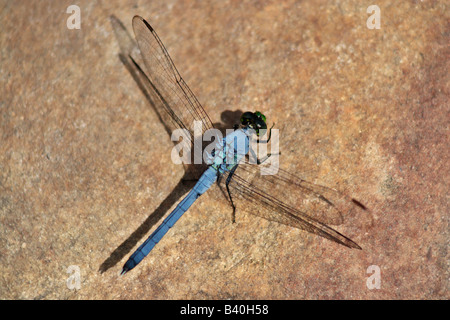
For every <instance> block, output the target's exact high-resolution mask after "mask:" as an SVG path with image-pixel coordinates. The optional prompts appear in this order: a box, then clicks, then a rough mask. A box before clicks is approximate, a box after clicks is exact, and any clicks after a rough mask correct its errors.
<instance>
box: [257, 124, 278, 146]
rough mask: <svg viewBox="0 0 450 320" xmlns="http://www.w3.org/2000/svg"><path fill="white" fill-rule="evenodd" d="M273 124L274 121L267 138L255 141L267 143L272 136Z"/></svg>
mask: <svg viewBox="0 0 450 320" xmlns="http://www.w3.org/2000/svg"><path fill="white" fill-rule="evenodd" d="M274 125H275V123H274V124H273V125H272V126H271V127H270V129H269V138H267V140H256V143H269V141H270V137H271V136H272V128H273V126H274Z"/></svg>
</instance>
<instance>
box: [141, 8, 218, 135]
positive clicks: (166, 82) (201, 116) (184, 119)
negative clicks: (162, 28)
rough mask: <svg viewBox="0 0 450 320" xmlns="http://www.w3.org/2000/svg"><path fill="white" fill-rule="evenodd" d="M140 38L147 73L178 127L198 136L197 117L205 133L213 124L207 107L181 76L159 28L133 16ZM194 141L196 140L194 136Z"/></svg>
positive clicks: (164, 106)
mask: <svg viewBox="0 0 450 320" xmlns="http://www.w3.org/2000/svg"><path fill="white" fill-rule="evenodd" d="M133 29H134V34H135V36H136V41H137V43H138V45H139V49H140V52H141V55H142V58H143V61H144V65H145V71H146V72H145V73H146V75H147V77H148V78H149V80H150V82H151V83H152V85H153V86H154V89H155V91H156V93H157V95H158V96H159V98H160V99H161V101H162V106H163V108H164V109H165V111H166V112H167V113H168V114H169V115H170V117H171V119H172V121H173V122H174V123H175V124H176V126H177V127H178V128H182V129H186V130H188V131H189V132H190V133H191V137H190V138H191V139H193V137H194V132H193V124H194V120H197V121H201V122H202V132H201V133H202V134H203V133H204V132H205V131H206V130H208V129H211V128H213V125H212V122H211V120H210V119H209V117H208V115H207V114H206V112H205V110H204V109H203V107H202V106H201V104H200V103H199V101H198V100H197V98H196V97H195V95H194V94H193V93H192V91H191V90H190V89H189V87H188V86H187V84H186V82H184V80H183V79H182V78H181V76H180V74H179V72H178V70H177V68H176V67H175V65H174V63H173V62H172V59H171V58H170V56H169V54H168V52H167V50H166V48H165V47H164V45H163V43H162V42H161V40H160V39H159V37H158V35H157V34H156V32H155V30H154V29H153V28H152V27H151V26H150V24H149V23H148V22H147V21H145V20H144V19H143V18H142V17H139V16H135V17H134V18H133ZM192 142H193V140H192Z"/></svg>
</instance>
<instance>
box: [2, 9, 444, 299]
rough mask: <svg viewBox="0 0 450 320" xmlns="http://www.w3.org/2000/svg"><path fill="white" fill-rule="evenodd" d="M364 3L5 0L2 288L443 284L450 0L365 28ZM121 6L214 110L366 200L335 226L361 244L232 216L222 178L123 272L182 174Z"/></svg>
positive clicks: (130, 290) (440, 290)
mask: <svg viewBox="0 0 450 320" xmlns="http://www.w3.org/2000/svg"><path fill="white" fill-rule="evenodd" d="M372 2H373V1H339V2H338V3H336V1H287V0H286V1H208V2H193V1H169V2H168V1H162V0H161V1H102V2H100V1H98V2H97V1H93V2H92V1H79V2H78V5H79V7H80V9H81V29H80V30H69V29H68V28H67V27H66V20H67V19H68V17H69V15H70V14H68V13H66V9H67V7H68V6H69V5H71V4H72V3H71V2H70V1H57V2H55V1H34V2H26V3H25V2H23V3H22V2H15V1H3V2H2V4H1V5H0V6H1V10H0V25H1V26H2V28H1V32H0V50H1V56H0V61H1V63H0V81H1V86H0V135H1V144H0V274H1V277H0V298H2V299H134V298H137V299H142V298H145V299H194V298H196V299H228V298H231V299H235V298H236V299H411V298H412V299H448V298H449V292H448V278H449V274H448V258H449V257H448V245H449V234H448V212H449V198H448V190H449V176H450V175H449V166H448V163H449V153H448V145H449V142H450V141H449V140H450V139H449V130H448V124H449V119H450V115H449V110H450V108H449V103H448V101H449V76H448V70H449V61H450V59H449V58H450V51H449V46H448V44H449V30H450V29H449V21H450V19H449V12H450V11H449V10H448V4H445V1H394V2H393V1H377V2H376V4H377V5H378V6H379V7H380V9H381V28H380V29H379V30H377V29H373V30H371V29H368V28H367V25H366V21H367V19H368V18H369V16H370V14H369V13H367V12H366V10H367V7H368V6H369V5H372V4H373V3H372ZM111 14H115V15H116V16H117V17H118V18H119V19H120V20H121V21H122V22H123V23H124V25H125V26H126V27H127V28H128V30H129V31H131V19H132V17H133V15H135V14H139V15H141V16H143V17H144V18H146V19H149V21H150V23H151V24H152V25H153V27H154V28H155V29H156V30H157V32H158V34H159V36H160V38H161V39H162V41H163V42H164V43H165V45H166V47H167V48H168V50H169V52H170V54H171V56H172V58H173V60H174V62H175V64H176V65H177V67H178V69H179V71H180V73H181V74H182V76H183V77H184V79H185V80H186V82H187V83H188V84H189V86H190V87H191V89H192V90H193V91H194V92H195V93H196V95H197V97H198V98H199V100H200V101H201V102H202V104H203V106H204V108H205V110H206V111H207V112H208V114H209V115H210V117H211V118H212V120H213V122H219V121H220V115H221V113H222V112H223V111H225V110H230V111H235V110H255V109H257V110H260V111H262V112H264V113H265V114H266V115H267V116H268V118H269V122H270V123H272V122H275V123H276V127H277V128H279V129H280V150H281V152H282V156H281V158H280V163H281V167H282V168H285V169H287V170H289V171H293V172H297V173H298V174H299V175H301V174H305V175H306V176H308V178H309V179H312V180H313V181H314V182H320V183H322V184H324V185H327V186H330V187H336V188H337V189H339V190H342V191H344V192H346V193H347V194H350V195H352V196H354V197H355V198H357V199H359V200H361V201H362V202H363V203H364V204H365V205H366V206H367V207H368V208H369V209H370V211H369V212H366V213H365V212H363V213H360V214H357V215H353V216H351V217H346V221H345V223H344V224H342V225H339V226H337V227H336V228H337V230H339V231H340V232H342V233H344V234H346V235H348V236H349V237H351V238H352V239H353V240H355V241H356V242H357V243H358V244H360V245H361V246H362V247H363V250H350V249H348V248H346V247H343V246H339V245H338V244H336V243H333V242H330V241H327V240H325V239H322V238H320V237H318V236H315V235H312V234H309V233H307V232H304V231H300V230H296V229H293V228H290V227H287V226H283V225H279V224H276V223H272V222H268V221H265V220H262V219H260V218H257V217H254V216H249V215H246V214H241V215H239V213H238V216H237V222H236V223H235V224H231V222H230V215H231V211H230V208H229V206H228V204H227V203H226V202H225V201H224V200H223V198H222V196H221V194H220V192H218V189H217V188H216V187H213V189H212V190H210V192H208V194H206V195H204V196H202V197H201V198H200V199H199V200H198V202H197V203H196V204H195V205H194V206H193V207H192V208H191V209H190V210H189V212H188V213H187V214H186V215H185V216H184V217H183V218H182V219H181V220H180V221H179V222H178V223H177V224H176V226H175V227H174V228H172V230H171V231H170V232H169V234H168V235H167V236H166V237H165V238H164V239H163V240H162V241H161V242H160V243H159V244H158V246H157V247H156V248H155V249H154V251H152V253H151V255H150V256H148V257H147V258H146V259H145V261H144V262H143V263H141V264H140V265H139V266H138V267H137V268H136V269H135V270H132V271H131V272H130V273H128V274H127V275H125V276H123V277H120V276H119V272H120V269H121V267H122V265H123V263H124V262H125V261H126V259H127V258H128V256H129V254H131V252H132V251H133V250H134V249H135V248H136V247H137V245H138V244H139V243H140V242H142V241H143V240H144V239H145V237H146V236H147V235H148V234H149V233H150V232H151V230H149V229H150V228H151V229H152V230H153V228H155V223H157V222H158V221H159V218H160V216H161V215H163V213H166V212H167V210H169V209H170V208H171V207H172V205H173V202H174V199H178V198H179V197H180V196H181V195H182V194H183V192H184V191H185V190H186V189H185V188H183V187H179V186H178V187H177V185H178V182H179V181H180V179H181V178H182V177H183V168H182V167H181V166H176V165H174V164H172V163H171V160H170V151H171V146H172V145H171V142H170V139H169V137H168V135H167V133H166V132H165V131H164V128H163V127H162V126H161V124H160V123H159V122H158V118H157V116H156V115H155V113H154V112H153V111H152V109H151V108H150V107H149V105H148V103H147V101H146V100H145V98H144V96H143V94H142V92H141V91H140V90H139V88H138V87H137V85H136V83H135V82H134V81H133V78H132V77H131V76H130V74H129V72H128V71H127V70H126V68H125V67H124V65H123V64H122V63H121V61H120V60H119V58H118V56H117V54H118V52H119V47H118V44H117V41H116V39H115V37H114V34H113V32H112V28H111V24H110V22H109V16H110V15H111ZM161 203H162V205H161ZM158 207H159V208H158ZM155 210H157V211H158V215H159V216H154V215H153V216H152V215H151V213H152V212H154V211H155ZM152 217H153V218H152ZM130 238H131V240H130ZM372 265H375V266H378V267H379V268H380V271H381V287H380V289H372V290H371V289H369V288H368V287H367V285H366V281H367V279H368V277H369V276H370V275H371V273H368V272H367V270H368V268H369V267H370V266H372ZM70 266H77V267H78V268H79V270H80V274H81V277H80V288H79V289H78V290H75V289H73V288H72V289H71V286H70V285H68V282H67V279H68V278H69V277H70V276H71V275H73V271H71V270H72V269H69V267H70ZM75 270H76V269H75ZM68 271H69V272H68ZM101 271H102V272H101ZM70 283H71V284H73V283H72V282H70Z"/></svg>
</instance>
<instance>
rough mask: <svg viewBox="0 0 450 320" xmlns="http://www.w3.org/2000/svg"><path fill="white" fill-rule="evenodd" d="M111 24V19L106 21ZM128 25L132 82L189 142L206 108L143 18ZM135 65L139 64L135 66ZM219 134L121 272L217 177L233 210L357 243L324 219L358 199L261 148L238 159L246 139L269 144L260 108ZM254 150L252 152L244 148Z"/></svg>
mask: <svg viewBox="0 0 450 320" xmlns="http://www.w3.org/2000/svg"><path fill="white" fill-rule="evenodd" d="M113 23H114V21H113ZM133 29H134V34H135V37H136V41H137V45H136V43H134V42H133V41H130V40H129V39H125V41H123V43H125V44H126V47H125V48H122V51H124V52H126V53H127V55H128V56H127V57H126V59H129V60H130V61H131V62H132V63H133V64H134V67H135V68H136V70H138V71H139V77H140V83H141V85H143V86H144V87H145V88H144V89H145V90H146V91H147V92H148V93H151V95H152V96H153V97H154V98H155V97H156V98H155V99H156V100H158V103H157V104H156V106H157V107H158V108H159V109H158V110H157V112H158V115H159V116H160V119H161V121H162V123H163V124H164V126H165V127H166V129H167V130H168V131H169V128H178V129H184V130H183V132H185V133H186V134H185V136H184V137H183V140H184V141H188V143H190V144H191V146H193V147H194V146H196V144H195V137H194V131H193V129H192V126H191V124H192V123H193V121H201V124H202V134H204V133H205V132H206V131H207V130H210V129H213V128H214V126H213V124H212V122H211V120H210V118H209V117H208V115H207V113H206V112H205V110H204V109H203V107H202V106H201V104H200V103H199V101H198V100H197V98H196V97H195V95H194V94H193V93H192V91H191V90H190V89H189V87H188V86H187V84H186V83H185V82H184V80H183V78H182V77H181V76H180V74H179V72H178V70H177V69H176V67H175V65H174V63H173V62H172V59H171V58H170V56H169V54H168V52H167V50H166V48H165V47H164V45H163V43H162V41H161V40H160V38H159V37H158V35H157V34H156V32H155V30H154V29H153V28H152V27H151V26H150V24H149V23H148V22H147V21H146V20H144V19H143V18H142V17H140V16H135V17H134V18H133ZM142 63H143V64H144V66H145V70H144V68H142V67H141V66H140V65H142ZM234 129H235V130H234V131H233V132H232V133H230V134H228V135H227V136H226V137H225V138H223V139H218V141H217V140H216V141H217V143H216V145H215V147H214V148H213V150H212V152H211V153H210V154H209V159H210V162H209V163H208V164H207V165H205V164H199V165H190V166H189V167H188V168H187V170H189V171H190V174H191V176H192V177H193V178H195V179H198V181H197V183H196V184H195V186H194V187H193V188H192V189H191V191H190V192H189V193H188V194H187V195H186V196H185V198H184V199H183V200H181V201H180V202H179V204H178V205H177V206H176V208H175V209H174V210H173V211H172V212H171V213H170V214H169V215H168V217H167V218H166V219H165V220H164V221H163V222H162V223H161V224H160V225H159V227H158V228H157V229H156V230H155V231H154V232H153V233H152V234H151V235H150V236H149V237H148V238H147V240H145V241H144V242H143V243H142V244H141V245H140V246H139V247H138V249H137V250H136V251H135V252H134V253H133V254H132V255H131V256H130V257H129V259H128V260H127V261H126V263H125V265H124V266H123V268H122V272H121V274H122V275H123V274H125V273H126V272H128V271H130V270H131V269H133V268H134V267H135V266H136V265H138V264H139V263H140V262H141V261H142V260H143V259H144V258H145V257H146V256H147V255H148V254H149V253H150V251H151V250H152V249H153V248H154V247H155V245H156V244H157V243H158V242H159V241H160V240H161V239H162V238H163V237H164V235H165V234H166V233H167V232H168V230H169V229H170V228H171V227H172V226H173V225H174V224H175V223H176V222H177V221H178V219H179V218H180V217H181V216H182V215H183V214H184V213H185V212H186V211H187V210H188V209H189V208H190V207H191V206H192V204H193V203H194V202H195V201H196V200H197V199H198V197H200V195H202V194H203V193H205V192H206V191H207V190H208V189H209V188H210V187H211V186H212V185H213V184H214V183H216V182H217V183H218V185H219V187H220V188H221V189H222V191H223V192H224V194H225V195H226V196H227V198H228V201H229V202H230V204H231V207H232V209H233V218H232V220H233V222H234V218H235V212H236V209H238V210H242V211H246V212H249V213H251V214H254V215H256V216H260V217H262V218H265V219H267V220H270V221H276V222H279V223H282V224H286V225H289V226H292V227H295V228H299V229H302V230H306V231H308V232H311V233H313V234H317V235H319V236H322V237H324V238H326V239H329V240H332V241H334V242H336V243H338V244H341V245H344V246H346V247H349V248H356V249H361V247H360V246H359V245H358V244H356V243H355V242H354V241H353V240H351V239H350V238H348V237H346V236H344V235H343V234H341V233H339V232H338V231H336V230H334V229H333V228H331V227H329V226H328V225H327V224H330V223H334V224H340V223H342V221H343V217H344V215H345V214H349V213H350V212H351V211H353V210H355V208H360V209H363V210H366V207H365V206H364V205H363V204H362V203H360V202H359V201H358V200H356V199H353V198H350V197H348V196H346V195H344V194H342V193H340V192H338V191H336V190H334V189H332V188H328V187H325V186H321V185H318V184H314V183H312V182H308V181H306V180H304V179H301V178H300V177H297V176H296V175H294V174H292V173H290V172H287V171H285V170H283V169H281V168H273V167H271V166H267V165H265V163H266V160H267V159H268V158H269V157H271V156H277V155H270V154H268V155H267V156H265V157H264V158H263V159H257V158H256V161H255V163H248V162H246V161H243V160H244V158H246V157H248V155H249V153H252V149H251V147H250V141H251V140H252V139H255V140H256V142H257V143H263V144H266V143H269V141H270V137H271V130H272V128H270V130H269V132H268V138H267V140H262V136H263V135H264V133H266V132H267V124H266V117H265V116H264V115H263V114H262V113H260V112H245V113H243V114H242V116H241V118H240V126H235V128H234ZM252 155H253V156H254V153H252Z"/></svg>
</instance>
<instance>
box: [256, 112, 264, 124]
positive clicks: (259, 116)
mask: <svg viewBox="0 0 450 320" xmlns="http://www.w3.org/2000/svg"><path fill="white" fill-rule="evenodd" d="M255 115H256V116H257V117H258V118H260V119H261V120H262V121H264V122H266V116H265V115H263V114H262V113H261V112H259V111H256V112H255Z"/></svg>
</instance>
